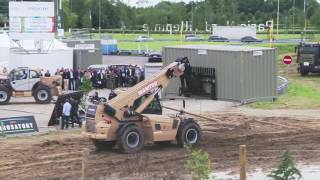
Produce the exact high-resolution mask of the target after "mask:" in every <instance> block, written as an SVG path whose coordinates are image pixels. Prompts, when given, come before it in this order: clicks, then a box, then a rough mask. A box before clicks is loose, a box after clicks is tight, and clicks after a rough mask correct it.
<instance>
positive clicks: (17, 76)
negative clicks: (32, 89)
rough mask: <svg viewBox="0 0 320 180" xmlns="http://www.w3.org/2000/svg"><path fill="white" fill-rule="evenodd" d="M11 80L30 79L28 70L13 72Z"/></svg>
mask: <svg viewBox="0 0 320 180" xmlns="http://www.w3.org/2000/svg"><path fill="white" fill-rule="evenodd" d="M10 79H11V81H16V80H24V79H28V71H27V70H17V71H13V72H12V73H11V74H10Z"/></svg>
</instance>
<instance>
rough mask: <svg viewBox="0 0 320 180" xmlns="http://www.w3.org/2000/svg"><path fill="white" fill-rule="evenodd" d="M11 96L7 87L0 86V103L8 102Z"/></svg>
mask: <svg viewBox="0 0 320 180" xmlns="http://www.w3.org/2000/svg"><path fill="white" fill-rule="evenodd" d="M10 98H11V93H10V91H9V89H8V88H6V87H4V86H0V105H4V104H8V102H9V101H10Z"/></svg>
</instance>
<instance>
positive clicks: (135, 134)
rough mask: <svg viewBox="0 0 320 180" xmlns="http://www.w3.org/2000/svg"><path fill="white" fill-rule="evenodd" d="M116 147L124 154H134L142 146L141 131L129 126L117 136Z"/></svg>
mask: <svg viewBox="0 0 320 180" xmlns="http://www.w3.org/2000/svg"><path fill="white" fill-rule="evenodd" d="M118 146H119V148H120V150H121V151H122V152H124V153H129V154H130V153H136V152H138V151H140V150H141V149H142V148H143V146H144V134H143V131H142V130H141V129H140V128H139V127H138V126H136V125H130V126H128V127H126V129H124V131H123V132H122V133H121V134H119V136H118Z"/></svg>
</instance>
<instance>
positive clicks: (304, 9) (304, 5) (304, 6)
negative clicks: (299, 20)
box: [303, 0, 307, 34]
mask: <svg viewBox="0 0 320 180" xmlns="http://www.w3.org/2000/svg"><path fill="white" fill-rule="evenodd" d="M303 14H304V29H303V30H304V34H305V32H306V30H307V14H306V0H304V1H303Z"/></svg>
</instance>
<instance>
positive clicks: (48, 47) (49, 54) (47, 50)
mask: <svg viewBox="0 0 320 180" xmlns="http://www.w3.org/2000/svg"><path fill="white" fill-rule="evenodd" d="M39 48H41V49H42V51H41V52H40V51H38V49H39ZM16 67H30V68H39V69H43V70H44V71H46V70H49V71H50V72H51V74H54V73H55V72H56V70H57V69H58V68H59V69H60V68H62V67H63V68H73V49H72V48H69V47H67V46H66V45H65V44H64V43H62V42H61V41H58V40H56V39H54V40H52V41H44V42H41V43H40V42H37V41H34V40H23V41H19V42H17V43H16V42H12V43H11V48H10V61H9V69H13V68H16Z"/></svg>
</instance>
